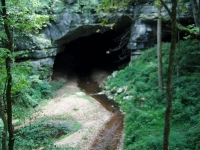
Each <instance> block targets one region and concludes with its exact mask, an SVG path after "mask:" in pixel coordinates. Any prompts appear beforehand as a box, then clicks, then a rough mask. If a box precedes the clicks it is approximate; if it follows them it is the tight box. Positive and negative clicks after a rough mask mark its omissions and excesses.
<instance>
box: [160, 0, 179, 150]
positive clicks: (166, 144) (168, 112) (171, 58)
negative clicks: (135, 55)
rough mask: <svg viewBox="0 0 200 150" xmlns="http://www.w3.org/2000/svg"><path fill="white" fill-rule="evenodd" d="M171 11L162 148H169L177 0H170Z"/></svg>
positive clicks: (164, 149)
mask: <svg viewBox="0 0 200 150" xmlns="http://www.w3.org/2000/svg"><path fill="white" fill-rule="evenodd" d="M171 3H172V12H171V29H172V31H171V48H170V56H169V66H168V71H167V88H166V97H167V102H166V111H165V127H164V136H163V150H169V135H170V124H171V113H172V76H173V66H174V57H175V50H176V39H177V26H176V7H177V0H171Z"/></svg>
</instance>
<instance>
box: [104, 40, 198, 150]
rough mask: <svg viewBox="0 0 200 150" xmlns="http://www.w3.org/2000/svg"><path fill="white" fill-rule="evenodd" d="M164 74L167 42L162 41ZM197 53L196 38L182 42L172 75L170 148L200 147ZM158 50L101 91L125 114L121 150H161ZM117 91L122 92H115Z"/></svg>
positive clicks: (195, 149)
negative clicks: (112, 99)
mask: <svg viewBox="0 0 200 150" xmlns="http://www.w3.org/2000/svg"><path fill="white" fill-rule="evenodd" d="M162 46H163V48H162V49H163V50H162V53H163V75H164V88H165V86H166V72H167V67H168V58H169V50H170V43H163V45H162ZM199 60H200V52H199V43H198V41H196V40H187V41H181V42H180V49H179V50H177V51H176V62H175V67H174V75H173V111H172V124H171V133H170V149H173V150H183V149H184V150H191V149H192V150H199V149H200V114H199V112H200V103H199V99H200V78H199V77H200V61H199ZM157 74H158V73H157V53H156V46H155V47H153V48H150V49H148V50H146V51H145V52H144V54H142V55H141V56H140V57H139V58H138V59H137V60H133V61H132V62H131V64H130V65H129V66H127V67H126V68H125V69H124V70H120V71H119V72H117V74H116V76H115V77H111V79H109V80H107V83H106V85H105V86H104V87H103V89H104V90H105V92H106V93H107V95H108V96H109V97H113V98H114V100H115V101H116V102H117V103H118V104H119V106H120V108H121V109H122V111H124V112H125V114H126V116H125V120H124V122H125V138H124V149H125V150H138V149H141V150H150V149H151V150H160V149H162V143H163V142H162V141H163V130H164V113H165V103H166V96H165V90H163V92H162V93H159V92H158V77H157V76H158V75H157ZM119 89H121V91H122V92H117V91H118V90H119Z"/></svg>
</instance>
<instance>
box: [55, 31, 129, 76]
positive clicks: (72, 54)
mask: <svg viewBox="0 0 200 150" xmlns="http://www.w3.org/2000/svg"><path fill="white" fill-rule="evenodd" d="M121 34H123V33H122V32H115V31H109V32H106V33H103V34H102V33H95V34H93V35H90V36H87V37H81V38H79V39H77V40H74V41H72V42H70V43H68V44H66V45H65V50H64V51H63V52H61V53H59V54H57V56H56V58H55V62H54V68H53V69H54V71H59V72H61V71H62V72H65V73H67V72H71V71H75V72H82V73H83V72H90V70H91V69H93V68H100V69H104V70H110V71H113V70H117V69H118V66H119V65H121V64H124V63H128V62H129V61H130V57H127V58H125V59H124V60H121V61H119V60H120V58H119V56H120V55H121V54H122V53H123V51H122V50H118V51H114V52H111V53H109V54H108V51H109V50H110V49H114V48H116V47H117V46H118V44H119V43H118V42H116V41H115V39H116V38H118V37H119V36H120V35H121Z"/></svg>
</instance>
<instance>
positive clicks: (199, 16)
mask: <svg viewBox="0 0 200 150" xmlns="http://www.w3.org/2000/svg"><path fill="white" fill-rule="evenodd" d="M190 2H191V5H192V12H193V17H194V22H195V25H196V27H200V12H199V7H198V4H197V0H190Z"/></svg>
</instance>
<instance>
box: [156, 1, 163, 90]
mask: <svg viewBox="0 0 200 150" xmlns="http://www.w3.org/2000/svg"><path fill="white" fill-rule="evenodd" d="M157 7H158V19H157V57H158V85H159V89H160V90H162V89H163V73H162V20H161V3H160V0H158V1H157Z"/></svg>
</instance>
